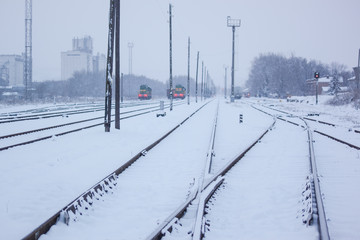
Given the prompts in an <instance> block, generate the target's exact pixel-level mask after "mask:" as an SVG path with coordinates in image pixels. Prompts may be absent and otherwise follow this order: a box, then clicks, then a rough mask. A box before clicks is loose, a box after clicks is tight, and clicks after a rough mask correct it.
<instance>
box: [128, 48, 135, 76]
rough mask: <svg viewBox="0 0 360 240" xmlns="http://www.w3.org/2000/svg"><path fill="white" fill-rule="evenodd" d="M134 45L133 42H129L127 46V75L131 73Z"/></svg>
mask: <svg viewBox="0 0 360 240" xmlns="http://www.w3.org/2000/svg"><path fill="white" fill-rule="evenodd" d="M133 47H134V43H132V42H129V43H128V48H129V75H131V74H132V49H133Z"/></svg>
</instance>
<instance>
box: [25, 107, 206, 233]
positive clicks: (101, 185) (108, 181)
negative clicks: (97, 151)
mask: <svg viewBox="0 0 360 240" xmlns="http://www.w3.org/2000/svg"><path fill="white" fill-rule="evenodd" d="M209 102H210V101H208V102H206V103H205V104H203V105H202V106H201V107H200V108H198V109H197V110H196V111H194V112H193V113H192V114H190V115H189V116H188V117H186V118H185V119H184V120H183V121H182V122H180V123H179V124H177V125H176V126H175V127H174V128H172V129H171V130H170V131H168V132H167V133H166V134H165V135H163V136H162V137H160V138H159V139H158V140H156V141H155V142H153V143H152V144H150V145H149V146H147V147H146V148H145V149H143V150H142V151H140V152H139V153H137V154H136V155H135V156H134V157H133V158H131V159H130V160H128V161H127V162H126V163H125V164H124V165H122V166H121V167H119V168H118V169H116V170H115V171H114V172H112V173H111V174H109V175H108V176H106V177H105V178H103V179H102V180H101V181H99V182H98V183H97V184H95V185H94V186H92V187H91V188H89V189H88V190H87V191H85V192H84V193H82V194H81V195H80V196H79V197H77V198H75V200H73V201H72V202H71V203H69V204H68V205H66V206H65V207H64V208H63V209H61V210H60V211H58V212H57V213H55V214H54V215H53V216H52V217H50V218H49V219H48V220H46V221H45V222H44V223H42V224H41V225H40V226H39V227H37V228H35V229H34V230H33V231H32V232H31V233H29V234H28V235H26V236H25V237H24V238H23V240H37V239H39V237H40V236H41V235H42V234H45V233H47V232H48V231H49V230H50V228H51V227H52V226H53V225H55V224H56V223H57V222H58V221H59V220H60V219H61V218H64V220H65V222H66V221H67V222H68V221H70V219H69V216H70V214H76V212H77V211H79V210H78V207H79V206H82V205H83V204H85V203H87V204H90V205H91V204H92V200H93V198H97V196H98V195H102V194H104V193H106V192H107V191H108V188H111V187H112V185H116V178H117V176H118V175H120V174H121V173H122V172H123V171H125V170H126V169H127V168H128V167H130V166H131V165H132V164H133V163H135V162H136V161H137V160H138V159H140V158H141V157H142V156H145V155H146V153H147V152H148V151H150V150H151V149H152V148H154V147H155V146H156V145H158V144H159V143H160V142H161V141H163V140H164V139H166V138H167V137H168V136H169V135H170V134H171V133H173V132H174V131H175V130H176V129H178V128H179V127H180V126H181V125H183V124H184V123H185V122H186V121H187V120H189V119H190V118H191V117H192V116H193V115H195V114H196V113H197V112H199V111H200V110H201V109H202V108H203V107H205V106H206V105H207V104H208V103H209ZM102 124H103V123H101V125H102Z"/></svg>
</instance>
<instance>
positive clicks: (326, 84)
mask: <svg viewBox="0 0 360 240" xmlns="http://www.w3.org/2000/svg"><path fill="white" fill-rule="evenodd" d="M317 81H318V84H317V86H318V95H321V94H325V93H327V92H328V91H329V89H330V84H331V81H333V77H332V76H326V77H321V78H318V80H316V79H315V78H311V79H307V80H306V92H307V95H316V82H317ZM339 83H340V86H342V84H343V79H342V78H339ZM341 90H342V91H345V88H344V87H341Z"/></svg>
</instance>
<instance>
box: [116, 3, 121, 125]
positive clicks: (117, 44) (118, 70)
mask: <svg viewBox="0 0 360 240" xmlns="http://www.w3.org/2000/svg"><path fill="white" fill-rule="evenodd" d="M115 34H116V36H115V129H120V0H116V2H115Z"/></svg>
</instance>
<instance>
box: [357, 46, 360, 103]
mask: <svg viewBox="0 0 360 240" xmlns="http://www.w3.org/2000/svg"><path fill="white" fill-rule="evenodd" d="M359 82H360V49H359V55H358V70H357V81H356V94H357V95H358V96H357V97H359V94H360V91H359Z"/></svg>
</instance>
